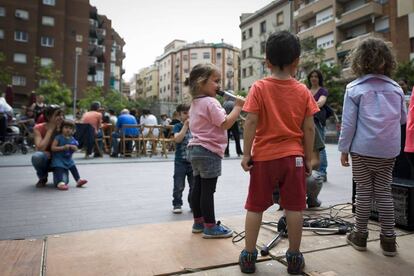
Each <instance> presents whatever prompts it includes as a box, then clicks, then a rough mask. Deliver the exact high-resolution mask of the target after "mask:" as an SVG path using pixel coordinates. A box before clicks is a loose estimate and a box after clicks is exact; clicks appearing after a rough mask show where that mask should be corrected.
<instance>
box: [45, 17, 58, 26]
mask: <svg viewBox="0 0 414 276" xmlns="http://www.w3.org/2000/svg"><path fill="white" fill-rule="evenodd" d="M42 25H44V26H55V18H53V17H51V16H42Z"/></svg>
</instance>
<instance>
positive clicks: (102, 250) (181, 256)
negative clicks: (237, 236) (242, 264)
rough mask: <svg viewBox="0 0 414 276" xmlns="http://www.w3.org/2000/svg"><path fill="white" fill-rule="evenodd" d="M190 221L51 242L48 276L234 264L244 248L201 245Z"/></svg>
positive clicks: (69, 236)
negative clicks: (192, 230)
mask: <svg viewBox="0 0 414 276" xmlns="http://www.w3.org/2000/svg"><path fill="white" fill-rule="evenodd" d="M191 227H192V221H182V222H174V223H165V224H153V225H141V226H133V227H125V228H116V229H106V230H95V231H87V232H79V233H72V234H67V235H60V236H53V237H49V239H48V248H47V251H48V254H47V262H46V264H47V274H48V275H60V276H61V275H62V276H63V275H85V276H87V275H155V274H163V273H175V272H180V271H181V272H182V271H186V270H187V271H188V270H193V269H199V268H210V267H217V266H221V265H229V264H236V263H237V260H238V256H239V253H240V251H241V250H242V246H241V245H234V244H233V243H232V242H231V239H230V238H229V239H215V240H214V239H203V238H202V236H201V234H193V233H191Z"/></svg>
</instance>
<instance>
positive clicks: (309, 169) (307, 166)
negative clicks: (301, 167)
mask: <svg viewBox="0 0 414 276" xmlns="http://www.w3.org/2000/svg"><path fill="white" fill-rule="evenodd" d="M305 175H306V176H307V177H308V176H311V175H312V161H311V160H305Z"/></svg>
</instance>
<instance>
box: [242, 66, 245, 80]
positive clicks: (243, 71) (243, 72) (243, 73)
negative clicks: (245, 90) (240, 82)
mask: <svg viewBox="0 0 414 276" xmlns="http://www.w3.org/2000/svg"><path fill="white" fill-rule="evenodd" d="M242 77H243V78H245V77H246V68H243V70H242Z"/></svg>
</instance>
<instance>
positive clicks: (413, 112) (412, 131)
mask: <svg viewBox="0 0 414 276" xmlns="http://www.w3.org/2000/svg"><path fill="white" fill-rule="evenodd" d="M404 151H405V152H414V88H413V92H412V93H411V99H410V106H409V107H408V117H407V131H406V134H405V149H404Z"/></svg>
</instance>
